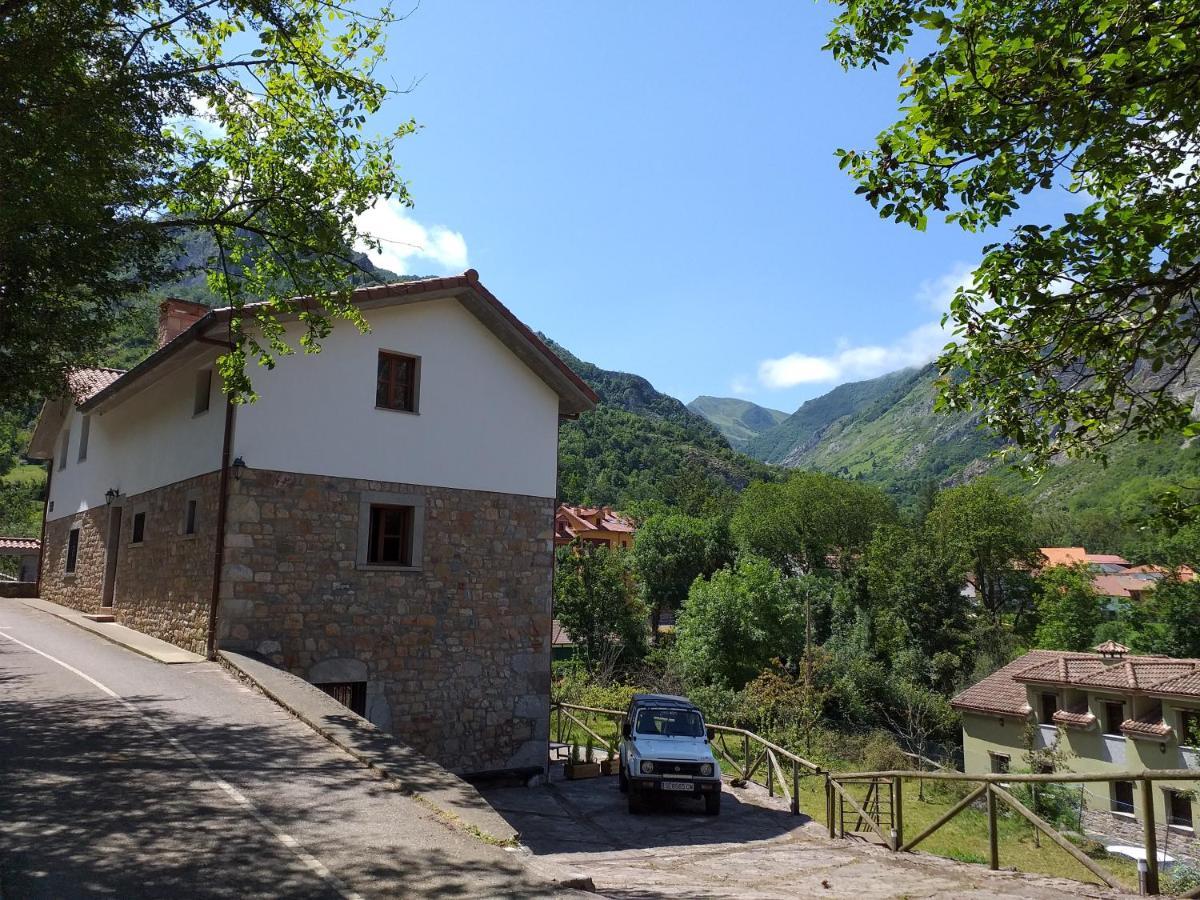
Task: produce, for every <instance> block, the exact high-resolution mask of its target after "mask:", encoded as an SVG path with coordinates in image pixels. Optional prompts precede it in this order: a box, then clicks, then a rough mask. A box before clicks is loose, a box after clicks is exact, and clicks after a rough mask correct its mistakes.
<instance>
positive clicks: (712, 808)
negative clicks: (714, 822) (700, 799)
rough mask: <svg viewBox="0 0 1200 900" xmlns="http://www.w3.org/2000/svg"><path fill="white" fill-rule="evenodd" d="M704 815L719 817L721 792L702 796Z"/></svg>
mask: <svg viewBox="0 0 1200 900" xmlns="http://www.w3.org/2000/svg"><path fill="white" fill-rule="evenodd" d="M704 814H705V815H706V816H719V815H720V814H721V792H720V791H719V790H718V791H716V792H715V793H712V794H705V795H704Z"/></svg>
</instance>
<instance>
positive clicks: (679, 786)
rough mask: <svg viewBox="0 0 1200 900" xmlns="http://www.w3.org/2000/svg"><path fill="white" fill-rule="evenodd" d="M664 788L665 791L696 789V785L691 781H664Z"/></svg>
mask: <svg viewBox="0 0 1200 900" xmlns="http://www.w3.org/2000/svg"><path fill="white" fill-rule="evenodd" d="M662 789H663V790H664V791H694V790H695V789H696V786H695V785H694V784H692V783H691V782H690V781H664V782H663V783H662Z"/></svg>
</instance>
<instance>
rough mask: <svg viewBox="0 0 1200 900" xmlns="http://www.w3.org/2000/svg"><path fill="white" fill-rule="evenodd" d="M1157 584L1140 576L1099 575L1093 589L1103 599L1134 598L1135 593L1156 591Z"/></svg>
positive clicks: (1093, 580) (1094, 581)
mask: <svg viewBox="0 0 1200 900" xmlns="http://www.w3.org/2000/svg"><path fill="white" fill-rule="evenodd" d="M1155 584H1156V582H1155V581H1154V580H1153V579H1151V578H1145V577H1143V576H1140V575H1124V574H1122V575H1097V576H1096V577H1095V578H1093V579H1092V587H1093V588H1094V589H1095V591H1096V593H1097V594H1099V595H1100V596H1101V597H1132V596H1133V595H1134V593H1140V592H1142V591H1152V590H1154V586H1155Z"/></svg>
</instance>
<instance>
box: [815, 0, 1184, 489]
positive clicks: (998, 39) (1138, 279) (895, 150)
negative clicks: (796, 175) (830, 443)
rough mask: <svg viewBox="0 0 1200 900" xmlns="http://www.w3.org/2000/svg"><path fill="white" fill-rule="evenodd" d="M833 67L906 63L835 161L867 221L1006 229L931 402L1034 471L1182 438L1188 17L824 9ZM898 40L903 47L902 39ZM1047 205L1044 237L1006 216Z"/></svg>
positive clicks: (1121, 2) (983, 270) (1087, 6)
mask: <svg viewBox="0 0 1200 900" xmlns="http://www.w3.org/2000/svg"><path fill="white" fill-rule="evenodd" d="M840 5H841V6H842V11H841V13H840V15H839V16H838V17H837V19H836V22H835V26H834V29H833V31H832V32H831V34H830V37H829V43H828V45H827V49H829V50H831V51H832V53H833V55H834V56H835V57H836V58H837V59H838V60H839V61H840V62H841V63H842V64H843V65H845V66H847V67H857V68H863V67H876V66H878V65H881V64H887V63H889V62H891V61H892V60H894V59H896V58H898V57H899V56H900V55H901V54H904V53H906V52H915V53H916V56H915V58H913V59H910V60H908V61H906V62H905V63H904V65H902V66H901V68H900V70H899V78H900V85H901V97H900V104H901V110H902V117H901V118H900V119H899V121H897V122H896V123H895V124H893V125H892V126H890V127H888V128H887V129H885V130H884V131H883V132H882V133H881V134H880V135H879V137H878V139H877V142H876V146H875V147H874V148H872V149H870V150H867V151H855V150H849V151H839V154H840V158H841V165H842V166H843V167H844V168H847V169H848V170H849V172H850V174H851V175H852V176H853V177H854V179H855V180H856V181H857V182H858V183H859V187H858V192H859V193H861V194H863V195H865V197H866V198H867V199H868V200H869V201H870V202H871V204H872V205H874V206H876V207H877V208H878V209H879V213H880V215H881V216H882V217H884V218H890V219H894V220H895V221H897V222H903V223H907V224H909V225H912V226H914V227H916V228H924V227H925V224H926V220H927V217H928V216H929V215H931V214H934V213H940V214H944V215H945V218H946V219H947V221H950V222H956V223H958V224H959V225H961V226H962V227H963V228H964V229H966V230H968V231H981V230H983V229H987V228H991V227H995V226H999V225H1001V224H1005V223H1009V224H1011V225H1012V226H1013V228H1012V231H1011V232H1010V234H1009V236H1008V237H1007V239H1005V240H1003V241H1001V242H999V243H994V244H991V245H990V246H988V247H987V248H986V250H985V255H984V257H983V260H982V262H981V264H980V266H979V269H978V270H977V271H976V273H975V278H974V283H973V284H971V285H968V286H966V287H964V288H963V289H962V290H960V291H959V293H958V295H957V296H956V297H955V299H954V301H953V305H952V308H951V311H950V314H949V318H950V320H951V322H952V323H953V326H954V330H955V332H956V334H957V335H958V337H959V340H960V342H959V343H958V344H957V346H953V347H951V348H949V349H947V351H946V352H945V354H944V355H943V357H942V359H941V368H942V371H943V373H944V374H945V375H947V376H950V375H952V374H956V373H965V376H964V377H962V378H958V377H954V378H950V377H947V378H946V379H945V381H944V383H943V392H942V399H941V403H942V405H943V406H945V407H948V408H953V409H959V408H968V407H970V408H982V409H984V410H986V413H985V418H986V421H987V424H988V425H990V426H991V427H992V428H993V429H994V430H995V431H997V432H999V433H1000V434H1002V435H1004V436H1006V437H1008V438H1011V439H1012V440H1013V441H1015V442H1016V444H1017V445H1018V446H1019V447H1020V448H1021V449H1023V450H1024V451H1026V452H1027V460H1028V462H1029V463H1030V464H1032V465H1034V466H1037V465H1041V464H1044V463H1046V462H1047V461H1048V460H1049V459H1050V458H1051V457H1053V456H1054V455H1055V454H1057V453H1059V452H1063V451H1065V452H1068V453H1072V454H1088V453H1094V454H1101V455H1102V454H1103V452H1104V448H1105V447H1107V446H1108V445H1109V444H1110V443H1111V442H1112V441H1114V440H1117V439H1118V438H1120V437H1122V436H1124V435H1127V434H1134V435H1138V436H1140V437H1144V438H1145V437H1158V436H1162V435H1169V434H1178V433H1180V432H1184V433H1189V434H1191V433H1196V432H1197V431H1198V430H1200V428H1198V426H1197V424H1195V423H1191V422H1190V419H1189V413H1190V410H1191V399H1190V395H1191V394H1192V393H1194V390H1195V384H1192V385H1191V386H1190V388H1188V389H1187V390H1184V389H1183V388H1184V382H1185V380H1186V379H1187V377H1188V373H1189V368H1190V367H1191V368H1194V366H1193V362H1194V360H1195V358H1196V354H1197V352H1198V351H1200V327H1198V324H1200V323H1198V319H1197V312H1198V308H1197V299H1198V298H1197V285H1198V284H1200V168H1198V166H1197V161H1198V159H1200V105H1198V104H1197V103H1196V97H1197V95H1198V93H1200V43H1198V42H1197V41H1196V34H1197V33H1198V32H1200V2H1197V0H1167V2H1159V0H1080V2H1074V3H1035V2H1030V0H961V2H942V0H841V4H840ZM918 35H920V36H919V37H918ZM1061 188H1066V189H1067V190H1069V191H1071V192H1073V193H1074V195H1075V199H1074V200H1073V201H1072V202H1071V203H1069V204H1068V205H1069V206H1072V211H1071V212H1068V213H1067V214H1066V215H1065V216H1064V218H1063V219H1062V221H1061V222H1058V223H1057V224H1047V223H1044V222H1037V221H1032V220H1030V219H1028V218H1025V219H1022V217H1021V215H1020V203H1021V198H1022V197H1023V196H1025V195H1028V194H1031V193H1032V192H1034V191H1040V190H1051V189H1061Z"/></svg>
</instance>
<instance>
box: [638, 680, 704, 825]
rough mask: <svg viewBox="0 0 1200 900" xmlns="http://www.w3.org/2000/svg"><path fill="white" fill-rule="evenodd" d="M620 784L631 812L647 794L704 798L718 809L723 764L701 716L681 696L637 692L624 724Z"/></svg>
mask: <svg viewBox="0 0 1200 900" xmlns="http://www.w3.org/2000/svg"><path fill="white" fill-rule="evenodd" d="M622 737H623V740H622V741H621V770H620V776H619V779H618V780H619V783H620V788H621V790H622V791H626V792H628V794H629V811H630V812H631V813H639V812H641V811H642V807H643V801H644V800H645V798H646V797H647V796H648V795H649V794H651V793H662V794H674V795H681V796H689V797H697V796H699V797H703V798H704V811H705V812H706V813H707V814H708V815H710V816H715V815H717V814H718V813H720V812H721V767H720V766H719V765H718V764H717V760H716V758H715V757H714V756H713V752H712V748H711V746H709V734H708V730H707V729H706V728H705V726H704V716H703V715H701V713H700V710H698V709H697V708H696V707H695V706H694V705H693V704H692V703H691V702H690V701H689V700H687V699H686V698H684V697H672V696H670V695H667V694H636V695H634V698H633V701H632V702H631V703H630V704H629V710H628V712H627V713H626V714H625V722H624V725H623V726H622Z"/></svg>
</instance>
